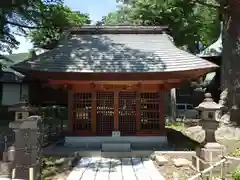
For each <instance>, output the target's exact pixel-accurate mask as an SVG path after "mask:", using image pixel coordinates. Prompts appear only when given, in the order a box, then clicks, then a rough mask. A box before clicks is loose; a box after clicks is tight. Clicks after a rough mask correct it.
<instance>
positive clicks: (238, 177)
mask: <svg viewBox="0 0 240 180" xmlns="http://www.w3.org/2000/svg"><path fill="white" fill-rule="evenodd" d="M232 177H233V179H234V180H240V168H237V169H236V170H235V171H234V172H233V175H232Z"/></svg>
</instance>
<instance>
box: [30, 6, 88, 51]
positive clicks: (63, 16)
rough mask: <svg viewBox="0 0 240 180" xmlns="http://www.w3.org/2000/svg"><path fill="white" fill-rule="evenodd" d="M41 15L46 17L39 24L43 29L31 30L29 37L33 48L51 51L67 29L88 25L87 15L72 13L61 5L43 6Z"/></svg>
mask: <svg viewBox="0 0 240 180" xmlns="http://www.w3.org/2000/svg"><path fill="white" fill-rule="evenodd" d="M42 14H43V16H44V17H46V18H43V19H42V20H41V23H40V24H41V26H42V27H44V28H38V29H34V30H31V32H30V36H29V37H30V40H31V41H32V42H33V44H34V47H41V48H45V49H52V48H54V47H55V46H56V45H57V42H58V40H59V39H60V38H61V36H62V35H63V34H64V31H65V30H66V28H67V27H70V26H79V25H83V24H90V19H89V16H88V15H87V14H82V13H80V12H74V11H72V10H71V9H70V8H68V7H66V6H64V5H63V4H57V5H56V4H52V5H49V6H45V8H44V9H43V10H42Z"/></svg>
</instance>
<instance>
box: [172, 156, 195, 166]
mask: <svg viewBox="0 0 240 180" xmlns="http://www.w3.org/2000/svg"><path fill="white" fill-rule="evenodd" d="M172 162H173V165H174V166H176V167H182V166H189V165H190V164H191V161H189V160H187V159H185V158H176V159H172Z"/></svg>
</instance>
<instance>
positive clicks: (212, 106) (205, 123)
mask: <svg viewBox="0 0 240 180" xmlns="http://www.w3.org/2000/svg"><path fill="white" fill-rule="evenodd" d="M223 108H224V106H222V105H221V104H217V103H215V102H214V101H213V99H212V95H211V94H210V93H206V94H205V98H204V100H203V102H202V103H200V104H199V105H198V106H197V107H196V108H195V109H197V110H198V111H199V112H200V113H201V120H200V121H199V124H200V126H202V128H203V129H204V130H205V143H210V142H212V143H213V142H216V139H215V130H217V128H218V126H219V122H218V121H217V119H216V115H215V114H216V112H217V111H219V110H222V109H223Z"/></svg>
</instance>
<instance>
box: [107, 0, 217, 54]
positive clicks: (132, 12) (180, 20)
mask: <svg viewBox="0 0 240 180" xmlns="http://www.w3.org/2000/svg"><path fill="white" fill-rule="evenodd" d="M122 3H124V5H122V6H120V8H119V9H118V10H117V11H116V12H112V13H109V14H108V16H106V17H104V18H103V21H104V24H114V25H115V24H123V22H127V23H128V24H136V25H150V26H156V25H157V26H161V25H167V26H168V27H169V29H170V32H171V35H172V36H173V38H174V40H175V43H176V45H178V46H179V47H183V46H185V47H187V49H188V50H189V51H191V52H193V53H197V52H199V42H201V43H203V44H204V45H209V44H210V43H212V42H213V41H214V40H216V38H217V37H218V35H219V31H218V29H219V26H220V23H219V18H218V12H217V10H216V9H213V10H212V9H209V8H208V7H206V6H204V5H201V4H198V3H193V2H191V1H186V0H135V1H127V0H124V1H122ZM123 20H124V21H123Z"/></svg>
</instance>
